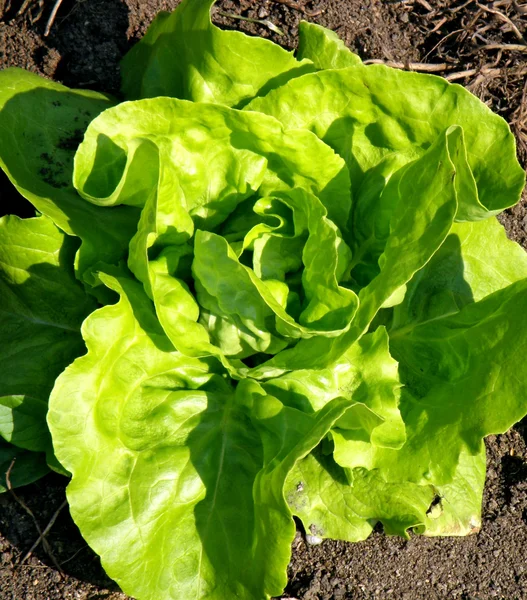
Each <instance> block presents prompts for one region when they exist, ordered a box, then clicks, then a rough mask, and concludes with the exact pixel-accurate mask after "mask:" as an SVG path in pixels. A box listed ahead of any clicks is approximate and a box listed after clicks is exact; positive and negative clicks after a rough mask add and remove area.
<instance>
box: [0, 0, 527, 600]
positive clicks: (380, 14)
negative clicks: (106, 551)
mask: <svg viewBox="0 0 527 600" xmlns="http://www.w3.org/2000/svg"><path fill="white" fill-rule="evenodd" d="M22 4H23V3H22V0H11V1H9V0H0V68H3V67H7V66H11V65H16V66H20V67H24V68H26V69H30V70H32V71H35V72H38V73H41V74H43V75H45V76H47V77H50V78H53V79H56V80H58V81H61V82H63V83H65V84H67V85H70V86H75V87H90V88H93V89H99V90H104V91H108V92H112V93H117V92H118V87H119V71H118V61H119V58H120V57H121V56H122V55H123V53H124V52H126V50H127V49H128V48H130V46H131V45H132V44H133V43H134V42H135V41H136V40H138V39H140V37H141V36H142V35H143V34H144V32H145V30H146V28H147V26H148V24H149V23H150V21H151V20H152V18H153V17H154V16H155V14H156V13H157V12H158V11H159V10H162V9H172V8H174V7H175V6H176V5H177V4H178V0H145V1H141V0H89V1H87V0H76V1H75V0H64V1H63V2H62V4H61V6H60V10H59V13H58V16H57V18H56V20H55V22H54V23H53V25H52V27H51V29H50V33H49V35H48V36H47V37H45V36H44V35H43V34H44V31H45V27H46V24H47V21H48V19H49V16H50V14H51V10H52V7H53V5H54V4H55V3H54V2H53V1H52V0H41V1H40V2H39V1H38V0H33V2H29V4H27V3H26V5H27V8H26V9H25V10H24V11H23V13H22V14H21V15H19V16H17V12H18V11H19V9H20V8H21V6H22ZM302 7H304V8H302ZM490 11H498V12H499V13H500V14H497V13H496V12H490ZM220 12H223V13H231V14H237V15H244V16H248V17H251V18H259V19H269V20H270V21H272V22H273V23H274V24H275V25H278V26H279V27H280V28H281V29H282V30H283V32H284V35H283V36H279V35H277V34H275V33H272V32H271V31H270V30H269V29H268V28H267V27H265V26H260V25H255V24H251V23H247V22H243V21H238V20H234V19H232V18H229V17H226V16H222V15H220V14H219V13H220ZM504 17H505V18H504ZM301 18H306V19H308V20H312V21H315V22H318V23H320V24H322V25H325V26H326V27H329V28H331V29H333V30H335V31H337V32H338V34H339V35H340V36H341V37H342V38H343V39H344V40H345V41H346V43H347V44H348V45H349V46H350V47H351V48H352V49H354V50H355V51H356V52H358V53H359V54H360V55H361V56H362V58H363V59H377V60H383V61H386V62H392V63H403V64H404V65H406V67H409V68H414V69H420V68H423V67H422V66H420V65H419V63H427V64H428V65H435V66H433V67H425V68H432V69H434V70H435V71H434V72H438V73H439V74H443V75H447V76H449V77H451V78H453V80H456V81H458V82H459V83H462V84H463V85H466V86H467V87H468V88H469V89H470V90H471V91H473V92H474V93H475V94H477V95H478V96H480V97H481V98H482V99H483V100H484V101H485V102H486V103H488V104H489V105H490V106H492V108H493V109H494V110H496V111H497V112H499V113H500V114H502V115H503V116H504V117H505V118H506V119H507V120H508V121H509V123H511V126H512V128H513V131H514V132H515V134H516V136H517V140H518V152H519V155H520V158H521V160H522V161H523V164H524V165H525V163H526V161H527V78H526V75H527V53H526V52H525V51H514V50H512V49H511V48H510V47H507V46H510V45H511V44H523V45H524V44H525V40H521V39H520V38H521V36H522V35H523V36H524V37H527V14H525V13H522V12H521V6H518V3H516V2H513V1H512V0H500V1H498V2H494V3H490V2H487V1H485V0H482V1H481V2H480V3H478V2H476V1H475V0H471V1H468V2H467V1H466V0H458V1H455V0H438V1H433V0H430V2H427V1H426V0H415V1H414V0H394V1H389V0H384V1H381V0H363V1H360V0H313V1H311V2H306V3H305V5H303V4H302V2H301V0H300V1H299V2H298V3H297V2H295V1H294V0H262V1H257V0H222V1H220V2H218V4H217V8H216V11H215V16H214V20H215V22H216V23H218V24H221V25H222V26H226V27H232V28H239V29H242V30H245V31H247V32H249V33H256V34H258V35H263V36H265V37H270V38H271V39H273V40H274V41H276V42H278V43H281V44H283V45H284V46H286V47H289V48H294V47H295V44H296V32H297V27H298V23H299V20H300V19H301ZM507 19H509V21H507ZM511 21H512V23H513V24H514V25H515V27H516V29H517V31H516V32H515V31H514V30H513V29H512V28H511V25H510V22H511ZM496 45H498V46H499V47H498V48H496V47H495V46H496ZM482 46H486V47H485V48H482ZM488 46H491V47H490V48H489V47H488ZM438 69H441V70H438ZM465 71H466V73H464V72H465ZM6 185H7V183H6V181H5V178H0V198H2V202H5V198H6V197H8V196H7V194H6ZM526 204H527V198H524V201H523V202H522V203H521V204H520V205H518V206H517V207H515V208H514V209H512V210H511V211H508V213H506V214H504V215H503V216H502V217H501V219H502V222H503V223H504V225H505V226H506V228H507V231H508V233H509V236H510V237H511V238H513V239H515V240H517V241H518V242H519V243H521V244H522V245H523V246H524V248H526V249H527V208H526ZM487 450H488V474H487V485H486V489H485V498H484V510H483V514H484V522H483V528H482V531H481V532H480V533H479V534H478V535H475V536H472V537H469V538H463V539H456V538H449V539H447V538H442V539H427V538H419V537H413V538H412V539H411V540H409V541H404V540H400V539H395V538H388V537H386V536H385V535H384V534H383V533H382V532H376V533H374V535H373V536H372V537H371V538H370V539H369V540H367V541H365V542H362V543H360V544H346V543H341V542H331V541H326V542H324V543H323V544H322V545H321V546H317V547H309V546H307V545H306V544H305V542H304V541H303V537H302V535H301V533H299V534H298V535H297V539H296V540H295V543H294V546H293V550H294V552H293V559H292V562H291V565H290V568H289V576H290V583H289V586H288V588H287V590H286V594H285V596H284V598H286V597H287V598H293V597H295V598H297V599H299V600H300V599H305V600H315V599H318V600H340V599H353V600H355V599H374V598H378V599H391V598H393V599H394V600H402V599H408V600H420V599H423V600H424V599H426V600H433V599H447V598H448V599H450V598H459V599H464V600H471V599H475V598H479V599H490V598H501V599H503V600H521V599H527V419H524V421H522V422H521V423H519V424H518V425H516V427H514V428H513V429H512V430H511V431H510V432H509V433H508V434H505V435H501V436H495V437H491V438H489V439H488V440H487ZM65 484H66V480H65V479H63V478H61V477H59V476H57V475H50V476H48V477H46V478H44V479H43V480H41V481H40V482H38V483H36V484H34V485H32V486H28V487H26V488H23V489H21V490H20V491H19V496H20V498H21V499H22V500H23V502H25V503H26V504H27V505H28V506H29V507H30V508H31V509H32V510H33V512H34V514H35V516H36V518H37V520H38V521H39V523H40V526H41V527H42V528H43V527H45V526H46V524H47V523H48V522H49V520H50V519H51V517H52V516H53V515H54V513H55V512H56V511H57V509H58V508H59V507H60V505H61V504H62V502H63V500H64V488H65ZM37 537H38V534H37V531H36V529H35V525H34V522H33V520H32V518H31V517H30V516H29V515H28V514H27V513H26V511H25V510H24V508H23V507H22V506H21V504H20V503H19V502H17V501H16V500H15V499H14V498H12V497H11V496H9V495H8V494H4V495H2V496H0V600H61V599H76V600H88V599H92V600H95V599H97V598H101V599H102V598H105V599H107V600H118V599H119V600H124V599H125V598H126V597H125V596H124V595H123V594H121V593H120V592H119V591H118V590H117V589H116V587H115V585H113V584H112V583H111V582H110V581H109V580H108V579H107V578H106V576H105V575H104V572H103V571H102V569H101V567H100V564H99V562H98V559H97V557H95V556H94V555H93V553H92V552H91V551H90V549H89V548H88V547H87V546H86V544H85V542H84V541H83V540H82V538H81V537H80V534H79V533H78V530H77V529H76V527H75V525H74V524H73V522H72V521H71V518H70V517H69V515H68V513H67V508H66V509H63V510H62V512H61V513H60V515H59V517H58V519H57V521H56V523H55V525H54V526H53V528H52V529H51V531H50V533H49V534H48V536H47V539H48V542H49V544H50V547H51V551H52V554H53V557H54V559H55V561H56V562H57V563H58V564H59V565H60V567H61V569H62V570H63V571H64V574H61V573H60V572H59V570H58V569H57V568H56V566H54V564H53V560H52V559H51V558H50V556H48V555H47V554H46V552H45V551H44V550H43V549H42V547H41V546H39V547H38V548H37V549H36V550H35V552H34V553H33V555H32V556H31V557H30V558H29V559H27V560H26V561H25V562H24V563H23V564H20V562H21V559H22V558H23V557H24V555H25V553H26V552H27V550H28V549H29V548H30V547H31V546H32V544H33V542H34V541H35V540H36V539H37ZM159 600H163V599H161V598H160V599H159ZM182 600H184V599H182ZM226 600H229V599H226Z"/></svg>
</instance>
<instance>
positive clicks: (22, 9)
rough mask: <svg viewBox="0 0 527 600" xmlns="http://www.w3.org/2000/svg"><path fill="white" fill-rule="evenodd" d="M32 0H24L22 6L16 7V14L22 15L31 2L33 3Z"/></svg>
mask: <svg viewBox="0 0 527 600" xmlns="http://www.w3.org/2000/svg"><path fill="white" fill-rule="evenodd" d="M34 1H35V0H24V2H23V3H22V6H21V7H20V8H19V9H18V12H17V13H16V16H17V17H19V16H20V15H23V14H24V12H25V11H26V10H27V9H28V8H29V6H30V5H31V4H33V2H34Z"/></svg>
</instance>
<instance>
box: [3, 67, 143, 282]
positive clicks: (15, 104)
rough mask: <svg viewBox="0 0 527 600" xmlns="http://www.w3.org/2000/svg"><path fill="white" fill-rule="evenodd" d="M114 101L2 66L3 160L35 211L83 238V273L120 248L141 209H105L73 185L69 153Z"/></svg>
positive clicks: (116, 257) (122, 250)
mask: <svg viewBox="0 0 527 600" xmlns="http://www.w3.org/2000/svg"><path fill="white" fill-rule="evenodd" d="M111 105H112V101H111V100H110V99H109V98H108V97H106V96H104V95H103V94H99V93H97V92H91V91H87V90H70V89H68V88H66V87H64V86H63V85H60V84H58V83H54V82H52V81H49V80H48V79H44V78H43V77H39V76H37V75H34V74H33V73H29V72H28V71H23V70H22V69H15V68H13V69H7V70H5V71H1V72H0V167H1V168H2V169H3V170H4V171H5V172H6V174H7V175H8V177H9V179H10V180H11V182H12V183H13V184H14V185H15V186H16V188H17V189H18V191H19V192H20V193H21V194H22V195H23V196H24V197H25V198H27V199H28V200H29V201H30V202H31V203H32V204H33V205H34V206H35V208H37V210H38V211H40V212H41V213H43V214H45V215H46V216H48V217H49V218H50V219H52V221H53V222H54V223H55V225H57V226H58V227H60V228H61V229H62V230H63V231H64V232H66V233H68V234H71V235H77V236H78V237H80V238H81V240H82V242H83V244H82V247H81V249H80V251H79V255H78V257H77V263H76V267H77V269H78V271H79V273H80V274H83V273H84V272H85V271H86V270H88V269H89V268H91V267H93V265H94V264H95V263H96V262H98V261H103V262H108V263H114V262H117V261H118V260H119V259H121V258H122V257H123V256H124V253H125V251H126V248H127V246H128V242H129V240H130V238H131V236H132V235H133V232H134V230H135V226H136V223H137V219H138V213H137V211H136V210H135V209H131V208H118V209H115V210H111V211H102V210H100V209H99V208H97V207H95V206H93V205H91V204H89V203H87V202H84V201H82V199H81V198H79V195H78V194H77V192H76V191H75V189H74V188H73V184H72V175H73V156H74V154H75V150H76V149H77V146H78V144H79V143H80V142H81V140H82V136H83V133H84V131H85V129H86V127H87V125H88V123H89V122H90V121H91V120H92V119H93V118H94V117H96V116H97V115H98V114H99V113H100V112H101V111H103V110H105V109H106V108H108V107H109V106H111Z"/></svg>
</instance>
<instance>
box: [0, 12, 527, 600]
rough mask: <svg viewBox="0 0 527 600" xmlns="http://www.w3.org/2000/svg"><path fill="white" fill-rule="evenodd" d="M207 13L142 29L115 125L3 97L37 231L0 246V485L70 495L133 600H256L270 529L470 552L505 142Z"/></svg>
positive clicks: (507, 198) (520, 275)
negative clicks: (455, 540)
mask: <svg viewBox="0 0 527 600" xmlns="http://www.w3.org/2000/svg"><path fill="white" fill-rule="evenodd" d="M212 4H213V1H212V0H184V2H183V3H182V4H181V5H180V6H179V7H178V9H177V10H176V11H175V12H173V13H172V14H168V13H161V14H160V15H159V16H158V17H157V19H156V20H155V21H154V23H153V24H152V26H151V28H150V29H149V31H148V33H147V34H146V36H145V37H144V39H143V40H142V41H141V42H140V43H138V44H137V45H136V46H135V47H134V48H133V49H132V50H131V51H130V52H129V53H128V55H127V56H126V57H125V58H124V60H123V63H122V81H123V84H122V95H123V97H124V98H125V100H126V101H123V102H118V101H117V100H116V99H115V98H111V97H108V96H106V95H104V94H100V93H95V92H88V91H84V90H71V89H67V88H65V87H63V86H61V85H59V84H57V83H53V82H50V81H47V80H45V79H41V78H39V77H37V76H35V75H33V74H31V73H27V72H25V71H22V70H18V69H8V70H6V71H3V72H1V73H0V165H1V166H2V168H3V170H4V171H5V172H6V174H7V175H8V177H9V179H10V180H11V181H12V183H13V184H14V185H15V186H16V188H17V189H18V190H19V192H20V193H21V194H22V195H23V196H25V197H26V198H27V199H29V200H30V201H31V202H32V203H33V205H34V206H35V208H36V210H37V211H38V216H36V217H35V218H33V219H27V220H21V219H19V218H17V217H4V218H3V219H2V220H1V221H0V294H1V297H2V303H1V306H0V340H1V344H0V357H1V358H2V362H3V365H4V366H5V365H7V368H5V369H4V370H3V375H2V378H1V380H0V436H1V439H2V441H1V445H0V463H1V465H2V471H3V472H5V471H6V469H7V467H8V466H9V465H10V463H11V461H12V458H13V457H14V456H17V457H18V460H17V462H16V463H15V467H14V468H13V470H12V484H13V485H16V484H19V485H22V484H24V483H27V482H28V481H31V480H34V479H35V478H37V477H39V476H40V475H42V473H43V472H45V470H46V469H47V468H48V466H49V467H51V468H54V469H56V470H61V471H63V472H67V473H69V474H71V477H72V479H71V483H70V484H69V487H68V500H69V503H70V510H71V513H72V515H73V518H74V519H75V521H76V523H77V524H78V526H79V527H80V529H81V532H82V533H83V535H84V537H85V538H86V540H87V541H88V543H89V544H90V546H91V547H92V548H93V549H94V550H95V551H96V552H97V553H98V554H99V555H100V556H101V559H102V562H103V565H104V567H105V569H106V570H107V572H108V574H109V575H110V576H111V577H112V578H114V579H115V580H116V581H117V582H118V583H119V585H120V586H121V587H122V588H123V590H124V591H126V592H127V593H129V594H131V595H133V596H135V597H137V598H139V599H144V600H148V599H152V600H159V599H163V600H164V599H170V598H171V599H181V598H207V599H210V600H212V599H215V600H220V599H221V600H224V599H226V598H228V599H230V598H243V599H246V600H255V599H260V598H269V597H270V596H272V595H279V594H280V593H281V591H282V589H283V587H284V585H285V584H286V581H287V579H286V567H287V564H288V560H289V557H290V545H291V541H292V539H293V537H294V534H295V524H294V521H293V515H295V516H297V517H298V518H299V519H301V521H302V522H303V524H304V527H305V529H306V533H307V534H308V536H309V539H310V541H312V542H317V541H321V540H322V539H324V538H328V537H329V538H338V539H343V540H348V541H359V540H363V539H365V538H366V537H368V535H369V534H370V533H371V531H372V529H373V527H374V526H375V524H376V523H377V522H381V523H382V525H383V526H384V529H385V531H386V532H387V533H389V534H398V535H402V536H408V535H409V532H411V531H413V532H415V533H421V534H424V535H430V536H435V535H466V534H468V533H472V532H475V531H477V530H478V528H479V525H480V505H481V496H482V489H483V484H484V479H485V448H484V444H483V438H484V437H485V436H486V435H489V434H492V433H500V432H504V431H506V430H507V429H508V428H509V427H510V426H511V425H512V424H514V423H515V422H517V421H518V420H520V419H521V418H522V417H523V416H524V415H525V414H526V413H527V400H526V398H527V393H526V392H527V389H526V387H527V386H526V378H525V364H524V352H523V351H524V348H525V344H526V340H527V321H526V320H525V318H524V315H525V314H526V312H527V258H526V255H525V253H524V251H523V250H522V249H521V248H520V247H519V246H517V245H516V244H514V243H513V242H510V241H508V240H507V238H506V236H505V233H504V231H503V229H502V227H501V226H500V225H499V223H498V222H497V220H496V218H495V215H497V214H499V213H500V212H501V211H503V210H504V209H505V208H508V207H510V206H512V205H514V204H515V203H516V202H517V201H518V200H519V197H520V193H521V191H522V188H523V186H524V182H525V175H524V172H523V171H522V169H521V168H520V166H519V164H518V162H517V160H516V157H515V145H514V138H513V136H512V134H511V132H510V130H509V128H508V126H507V124H506V123H505V122H504V121H503V120H502V119H501V118H500V117H498V116H497V115H495V114H493V113H492V112H491V111H490V110H489V109H488V108H487V107H486V106H485V105H484V104H482V103H481V102H480V101H479V100H477V99H476V98H475V97H474V96H472V95H471V94H470V93H469V92H467V91H466V90H464V89H463V88H462V87H460V86H458V85H451V84H449V83H448V82H446V81H445V80H443V79H441V78H439V77H435V76H431V75H422V74H417V73H408V72H402V71H397V70H393V69H389V68H386V67H384V66H382V65H371V66H365V65H363V64H362V63H361V61H360V59H359V58H358V57H357V56H356V55H354V54H352V53H351V52H350V51H349V50H348V49H346V47H345V46H344V45H343V43H342V42H341V41H340V40H339V39H338V38H337V37H336V35H335V34H333V33H332V32H330V31H328V30H325V29H324V28H322V27H319V26H317V25H313V24H309V23H302V24H301V27H300V42H299V47H298V51H297V53H296V56H293V54H291V53H289V52H286V51H285V50H283V49H282V48H280V47H279V46H277V45H275V44H273V43H271V42H269V41H267V40H264V39H259V38H250V37H247V36H245V35H243V34H241V33H239V32H235V31H221V30H219V29H217V28H216V27H214V26H213V25H212V24H211V21H210V15H209V11H210V8H211V5H212ZM80 142H82V143H80ZM79 143H80V145H79ZM77 147H78V148H77ZM522 373H523V375H522ZM48 399H49V410H48V406H47V405H48ZM46 413H47V425H46V421H45V418H46ZM48 426H49V430H48ZM50 432H51V436H50ZM4 479H5V478H4ZM4 484H5V481H4Z"/></svg>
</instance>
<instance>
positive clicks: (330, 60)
mask: <svg viewBox="0 0 527 600" xmlns="http://www.w3.org/2000/svg"><path fill="white" fill-rule="evenodd" d="M296 56H297V58H298V59H299V60H303V59H308V60H310V61H312V62H313V64H314V65H315V67H316V68H317V69H321V70H322V69H345V68H346V67H355V66H358V65H361V64H362V61H361V59H360V58H359V57H358V56H357V55H356V54H353V52H351V50H349V48H347V47H346V44H345V43H344V42H343V41H342V40H341V39H340V38H339V36H338V35H337V34H336V33H335V32H334V31H331V29H326V28H325V27H322V26H321V25H317V24H316V23H308V22H307V21H300V25H299V26H298V50H297V54H296Z"/></svg>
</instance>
